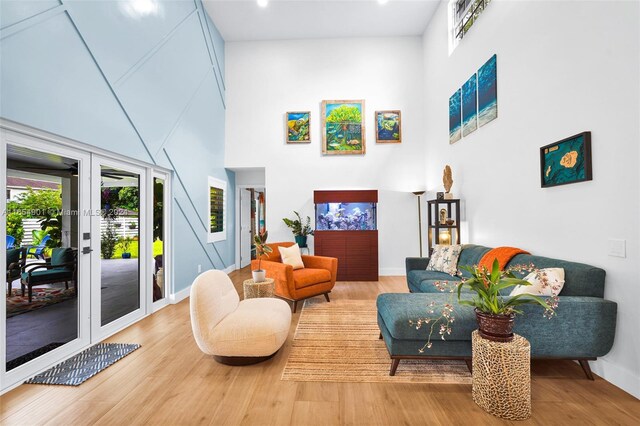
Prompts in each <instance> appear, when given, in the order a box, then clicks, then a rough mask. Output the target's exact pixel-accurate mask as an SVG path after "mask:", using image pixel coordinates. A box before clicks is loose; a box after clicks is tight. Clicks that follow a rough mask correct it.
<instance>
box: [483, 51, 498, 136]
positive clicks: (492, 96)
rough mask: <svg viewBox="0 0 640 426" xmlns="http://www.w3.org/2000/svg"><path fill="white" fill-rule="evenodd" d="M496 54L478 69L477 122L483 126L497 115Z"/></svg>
mask: <svg viewBox="0 0 640 426" xmlns="http://www.w3.org/2000/svg"><path fill="white" fill-rule="evenodd" d="M496 62H497V58H496V55H493V56H492V57H491V58H490V59H489V60H488V61H487V62H486V63H485V64H484V65H483V66H482V67H480V69H479V70H478V124H479V125H480V126H484V125H485V124H487V123H488V122H490V121H492V120H495V118H496V117H497V116H498V84H497V83H498V78H497V73H496Z"/></svg>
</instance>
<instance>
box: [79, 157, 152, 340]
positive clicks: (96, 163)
mask: <svg viewBox="0 0 640 426" xmlns="http://www.w3.org/2000/svg"><path fill="white" fill-rule="evenodd" d="M92 157H93V158H92V163H91V171H92V181H91V210H92V211H93V213H94V214H92V215H91V258H92V262H91V263H92V265H91V266H92V267H91V286H92V290H93V291H92V297H91V312H92V315H91V331H92V332H91V338H92V341H99V340H101V339H103V338H104V337H106V336H108V335H111V334H113V333H114V332H115V331H118V330H119V329H121V328H123V327H126V326H127V325H129V324H132V323H133V322H135V321H137V320H139V319H140V318H142V317H143V316H144V315H145V314H146V307H145V300H146V298H145V296H146V289H147V288H146V287H147V286H145V285H144V284H143V283H145V281H146V269H147V265H148V263H149V261H148V250H146V249H145V248H146V247H147V241H146V232H143V231H141V230H145V229H146V225H147V223H146V207H147V206H146V203H145V200H146V190H145V188H146V169H144V168H141V167H136V166H133V165H130V164H127V163H124V162H121V161H116V160H113V159H108V158H104V157H101V156H98V155H93V156H92Z"/></svg>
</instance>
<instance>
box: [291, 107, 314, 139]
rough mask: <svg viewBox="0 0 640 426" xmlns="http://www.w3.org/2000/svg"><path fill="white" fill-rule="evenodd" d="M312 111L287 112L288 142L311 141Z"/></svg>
mask: <svg viewBox="0 0 640 426" xmlns="http://www.w3.org/2000/svg"><path fill="white" fill-rule="evenodd" d="M310 117H311V112H310V111H302V112H300V111H297V112H287V119H286V124H287V143H310V142H311V136H310V131H309V129H310V125H311V123H310V120H309V118H310Z"/></svg>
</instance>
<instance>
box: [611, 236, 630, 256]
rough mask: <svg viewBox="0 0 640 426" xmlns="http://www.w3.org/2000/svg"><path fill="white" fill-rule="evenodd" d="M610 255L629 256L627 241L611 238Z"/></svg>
mask: <svg viewBox="0 0 640 426" xmlns="http://www.w3.org/2000/svg"><path fill="white" fill-rule="evenodd" d="M609 256H614V257H627V241H626V240H609Z"/></svg>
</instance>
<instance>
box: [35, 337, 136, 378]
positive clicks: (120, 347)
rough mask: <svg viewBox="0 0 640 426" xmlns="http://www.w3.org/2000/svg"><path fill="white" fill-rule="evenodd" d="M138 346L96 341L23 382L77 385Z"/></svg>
mask: <svg viewBox="0 0 640 426" xmlns="http://www.w3.org/2000/svg"><path fill="white" fill-rule="evenodd" d="M139 347H140V345H136V344H125V343H98V344H97V345H93V346H91V347H90V348H89V349H86V350H84V351H82V352H80V353H79V354H78V355H76V356H74V357H72V358H69V359H68V360H66V361H64V362H61V363H60V364H58V365H56V366H54V367H51V368H50V369H48V370H47V371H45V372H43V373H40V374H38V375H37V376H35V377H33V378H31V379H29V380H27V381H26V382H25V383H28V384H43V385H67V386H78V385H81V384H82V383H83V382H85V381H86V380H88V379H90V378H91V377H93V376H95V375H96V374H98V373H99V372H101V371H102V370H104V369H105V368H107V367H109V366H110V365H112V364H114V363H115V362H117V361H119V360H121V359H122V358H124V357H125V356H127V355H129V354H130V353H131V352H133V351H135V350H136V349H138V348H139Z"/></svg>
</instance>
